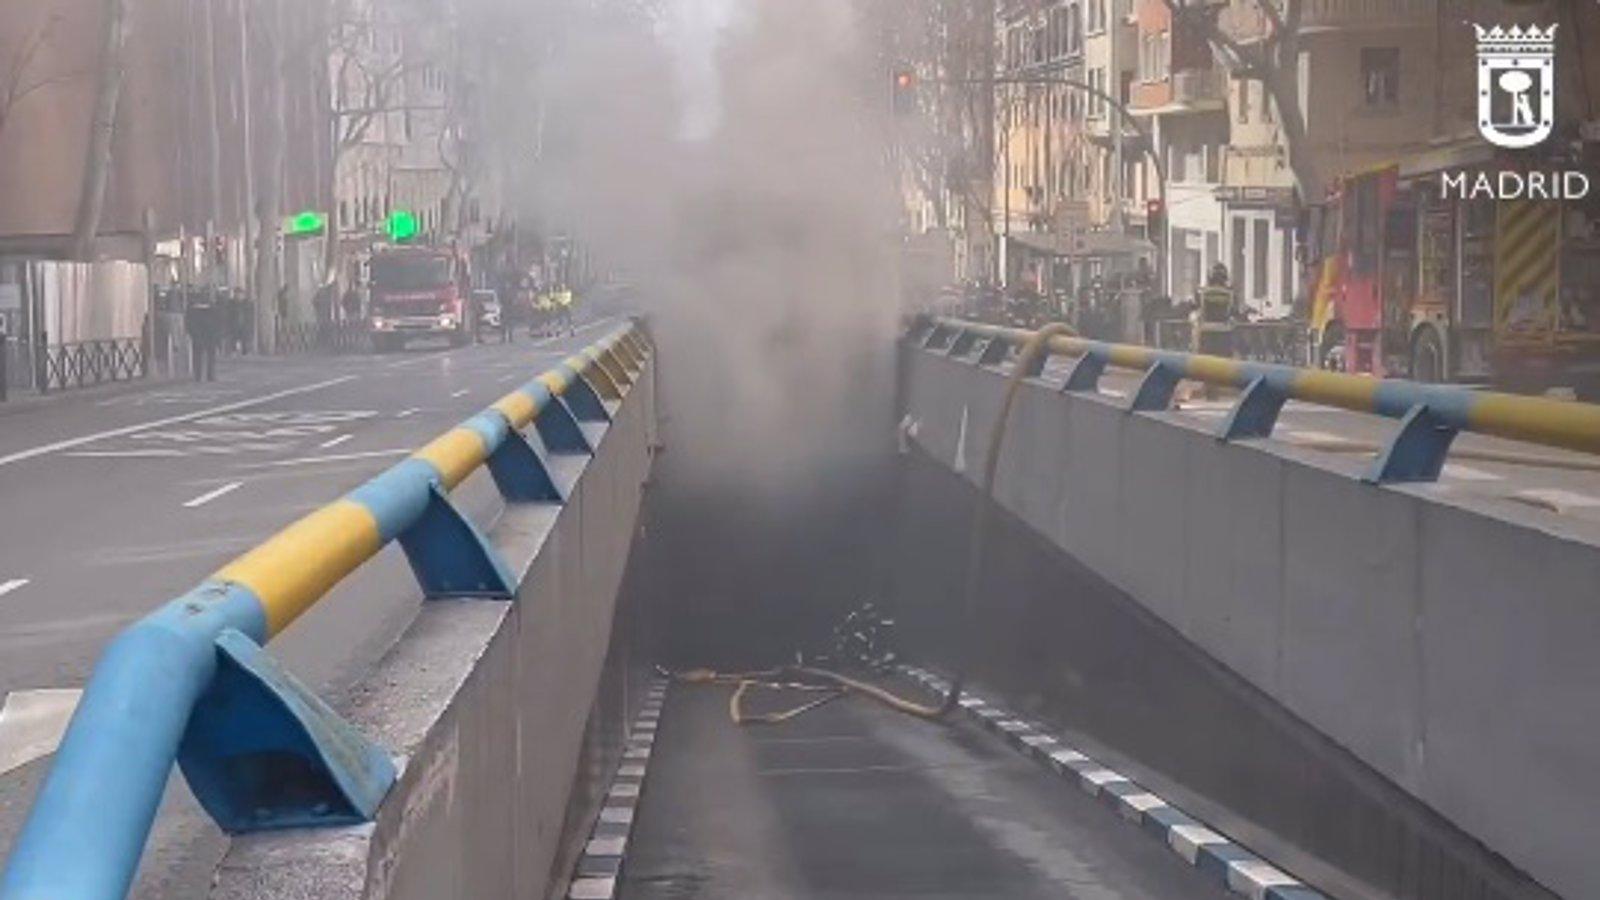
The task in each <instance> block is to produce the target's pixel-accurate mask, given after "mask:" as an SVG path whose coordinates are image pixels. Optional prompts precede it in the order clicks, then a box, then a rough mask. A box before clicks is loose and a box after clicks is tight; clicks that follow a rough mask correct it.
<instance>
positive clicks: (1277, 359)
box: [1151, 318, 1311, 366]
mask: <svg viewBox="0 0 1600 900" xmlns="http://www.w3.org/2000/svg"><path fill="white" fill-rule="evenodd" d="M1151 324H1152V325H1153V326H1154V327H1153V328H1152V329H1151V331H1152V332H1153V333H1154V343H1155V346H1157V347H1159V348H1161V349H1162V350H1176V351H1178V352H1179V353H1190V352H1193V351H1194V349H1195V345H1194V322H1192V321H1191V320H1189V319H1187V318H1183V319H1157V320H1156V321H1154V322H1152V323H1151ZM1233 355H1234V357H1235V358H1236V359H1248V360H1253V361H1255V362H1264V363H1277V364H1278V365H1283V366H1307V365H1310V364H1311V332H1310V331H1309V330H1308V329H1307V327H1306V323H1304V322H1298V321H1293V320H1286V321H1281V322H1236V323H1234V326H1233Z"/></svg>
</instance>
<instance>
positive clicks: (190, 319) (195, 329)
mask: <svg viewBox="0 0 1600 900" xmlns="http://www.w3.org/2000/svg"><path fill="white" fill-rule="evenodd" d="M217 319H218V315H217V303H216V296H215V295H214V294H213V293H211V291H209V290H208V291H205V292H202V293H193V294H190V295H189V304H188V307H187V308H186V309H185V310H184V314H183V327H184V329H185V330H187V331H188V332H189V361H190V367H191V368H192V369H193V370H194V380H195V381H216V380H217V342H218V340H219V338H220V337H221V334H220V331H221V329H220V328H219V327H218V326H219V325H220V323H219V322H218V321H217Z"/></svg>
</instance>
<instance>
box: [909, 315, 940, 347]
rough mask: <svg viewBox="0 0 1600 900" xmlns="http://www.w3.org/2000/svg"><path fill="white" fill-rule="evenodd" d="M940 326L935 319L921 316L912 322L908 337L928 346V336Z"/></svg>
mask: <svg viewBox="0 0 1600 900" xmlns="http://www.w3.org/2000/svg"><path fill="white" fill-rule="evenodd" d="M938 327H939V326H938V325H937V324H935V323H934V322H933V320H931V319H928V318H925V317H921V316H919V317H917V320H916V321H915V322H914V323H912V325H911V328H910V330H909V331H907V332H906V338H907V339H908V340H910V341H911V342H912V343H915V344H921V345H922V346H924V347H926V346H928V336H929V335H930V334H932V333H933V331H934V329H936V328H938Z"/></svg>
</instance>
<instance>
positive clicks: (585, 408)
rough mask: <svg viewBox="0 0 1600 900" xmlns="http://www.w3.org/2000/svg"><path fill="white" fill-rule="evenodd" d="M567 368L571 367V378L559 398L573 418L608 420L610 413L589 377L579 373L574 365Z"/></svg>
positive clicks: (580, 419) (587, 420)
mask: <svg viewBox="0 0 1600 900" xmlns="http://www.w3.org/2000/svg"><path fill="white" fill-rule="evenodd" d="M568 368H570V369H572V378H571V379H570V380H569V381H568V382H567V387H566V390H565V391H564V392H562V394H561V397H560V398H559V399H560V400H561V401H563V402H565V403H566V404H567V408H568V410H569V411H570V412H571V413H572V416H573V418H575V419H577V420H578V421H579V422H610V421H611V413H609V412H606V405H605V403H603V402H601V400H600V392H599V391H596V390H595V389H594V385H592V384H590V383H589V379H587V378H585V377H584V376H583V375H582V374H581V373H579V372H578V370H577V368H576V367H573V366H569V367H568Z"/></svg>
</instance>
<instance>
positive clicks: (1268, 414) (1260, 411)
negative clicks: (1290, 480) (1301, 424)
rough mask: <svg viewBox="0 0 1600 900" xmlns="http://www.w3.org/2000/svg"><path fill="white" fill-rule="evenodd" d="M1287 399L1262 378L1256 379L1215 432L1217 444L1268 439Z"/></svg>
mask: <svg viewBox="0 0 1600 900" xmlns="http://www.w3.org/2000/svg"><path fill="white" fill-rule="evenodd" d="M1288 399H1289V395H1288V394H1287V393H1286V392H1284V391H1283V390H1281V389H1280V388H1278V387H1277V386H1275V385H1273V384H1271V383H1270V382H1269V381H1268V380H1267V377H1266V376H1265V375H1257V376H1256V377H1255V378H1254V379H1252V380H1251V381H1250V385H1249V387H1246V388H1245V389H1244V393H1243V394H1242V395H1240V397H1239V402H1238V403H1235V404H1234V405H1233V409H1232V410H1231V411H1230V412H1229V413H1228V417H1227V418H1226V419H1224V420H1222V425H1221V427H1219V428H1218V429H1217V440H1219V441H1237V440H1241V439H1243V438H1265V437H1272V429H1273V427H1274V426H1276V425H1277V424H1278V414H1279V413H1280V412H1282V411H1283V404H1284V403H1285V402H1286V401H1287V400H1288Z"/></svg>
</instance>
